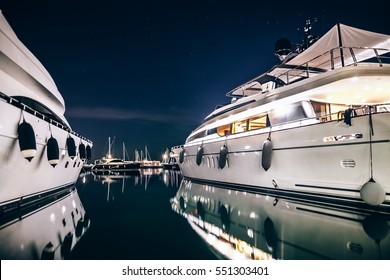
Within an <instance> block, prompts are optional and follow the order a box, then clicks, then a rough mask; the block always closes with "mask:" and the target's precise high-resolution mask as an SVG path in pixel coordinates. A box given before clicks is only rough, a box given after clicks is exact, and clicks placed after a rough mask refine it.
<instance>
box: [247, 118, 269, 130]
mask: <svg viewBox="0 0 390 280" xmlns="http://www.w3.org/2000/svg"><path fill="white" fill-rule="evenodd" d="M248 126H249V129H248V130H255V129H260V128H264V127H267V126H270V124H269V119H268V115H267V114H262V115H258V116H255V117H253V118H250V119H249V124H248Z"/></svg>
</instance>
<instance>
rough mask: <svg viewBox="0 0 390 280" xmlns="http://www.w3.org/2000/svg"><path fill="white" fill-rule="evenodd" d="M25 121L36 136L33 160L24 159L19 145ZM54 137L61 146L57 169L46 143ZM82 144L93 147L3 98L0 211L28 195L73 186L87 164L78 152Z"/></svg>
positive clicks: (1, 102)
mask: <svg viewBox="0 0 390 280" xmlns="http://www.w3.org/2000/svg"><path fill="white" fill-rule="evenodd" d="M22 118H24V119H25V121H26V122H27V123H29V124H30V125H31V126H32V128H33V130H34V134H35V141H36V155H35V156H34V157H33V158H32V159H31V161H29V160H27V159H26V158H24V157H23V155H22V152H21V149H20V145H19V142H20V139H19V135H18V125H19V123H20V122H21V120H22ZM51 136H53V137H54V138H55V139H56V140H57V142H58V147H59V160H58V163H57V165H55V166H54V167H53V166H52V165H51V164H50V163H49V160H48V156H47V141H48V139H49V138H50V137H51ZM68 137H72V138H73V139H74V141H75V144H76V147H77V150H76V153H77V154H76V156H75V157H74V158H73V159H72V158H71V157H70V156H69V154H68V150H67V146H66V140H67V138H68ZM80 144H84V146H85V147H86V146H88V145H89V146H91V142H89V141H87V140H85V139H84V138H80V137H79V136H77V135H75V134H71V133H69V132H68V131H66V130H64V129H62V128H60V127H57V126H56V125H53V124H49V122H47V121H45V120H43V119H42V118H40V117H38V116H34V115H33V114H30V113H27V112H26V111H22V110H20V109H19V108H17V107H15V106H13V105H12V104H9V103H7V102H3V100H2V99H0V162H1V165H0V198H1V199H0V206H1V208H3V209H4V208H7V207H6V205H7V204H10V203H13V202H15V201H20V200H23V199H25V198H27V197H29V196H33V195H36V194H41V195H44V194H45V192H49V191H53V190H55V189H57V188H62V187H65V186H68V185H72V184H74V183H75V182H76V181H77V178H78V176H79V173H80V170H81V169H82V167H83V163H84V161H85V159H82V158H80V155H79V152H78V147H79V145H80Z"/></svg>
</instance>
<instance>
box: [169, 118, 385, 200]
mask: <svg viewBox="0 0 390 280" xmlns="http://www.w3.org/2000/svg"><path fill="white" fill-rule="evenodd" d="M370 120H371V121H370ZM370 123H372V125H370ZM267 139H269V141H270V142H271V143H272V147H271V149H268V150H266V149H267V148H266V147H265V146H264V143H265V142H266V141H267ZM200 146H202V148H203V155H202V156H201V162H200V164H199V165H198V164H197V157H199V154H198V149H199V147H200ZM223 146H225V147H227V150H228V152H227V156H226V164H225V166H224V167H223V168H221V167H220V164H219V162H220V158H221V156H223V155H222V154H221V148H222V147H223ZM183 149H184V151H185V156H184V160H183V162H182V163H180V169H181V172H182V174H183V176H184V177H185V178H188V179H191V180H197V181H200V182H203V183H214V184H218V183H222V184H234V185H241V186H245V187H247V188H258V189H259V188H260V189H265V190H267V189H272V190H286V191H290V192H293V193H302V194H307V195H313V194H314V195H320V196H326V197H332V198H335V199H340V200H344V199H352V200H357V201H361V200H362V187H363V186H364V185H365V184H367V182H370V181H371V182H375V187H379V188H378V189H379V192H380V193H379V195H382V197H383V194H384V195H385V198H384V201H376V202H375V203H374V202H370V204H380V203H382V202H384V203H387V204H388V203H389V202H390V182H389V180H388V170H390V161H389V158H390V114H389V113H378V114H372V115H364V116H359V117H355V118H353V119H352V125H351V126H349V125H347V124H345V123H344V122H343V121H330V122H324V123H316V124H311V125H302V126H299V127H294V128H288V127H286V126H285V127H283V126H279V127H274V128H272V129H271V130H270V128H265V129H261V130H256V131H251V132H247V133H238V134H234V135H229V136H224V137H219V138H217V139H211V140H204V141H202V142H201V143H200V142H197V143H187V144H185V145H184V146H183V147H176V148H173V153H174V155H175V157H176V160H177V161H178V162H180V152H181V151H183ZM265 153H268V155H266V156H267V157H268V158H267V160H268V161H269V168H268V169H267V170H265V168H264V166H263V165H264V158H263V157H264V154H265ZM198 160H199V158H198ZM374 195H378V193H375V194H374ZM363 196H364V194H363Z"/></svg>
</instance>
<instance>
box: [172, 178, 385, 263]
mask: <svg viewBox="0 0 390 280" xmlns="http://www.w3.org/2000/svg"><path fill="white" fill-rule="evenodd" d="M171 203H172V208H173V210H174V211H175V212H177V213H178V214H179V215H181V216H183V217H185V218H186V220H188V222H189V224H190V225H191V226H192V228H193V229H194V231H196V232H197V233H198V234H199V236H201V237H202V238H203V239H204V242H205V243H207V244H208V245H209V246H210V247H212V248H213V249H214V251H215V252H218V254H219V256H220V257H221V258H238V259H292V260H312V259H315V260H317V259H319V260H327V259H336V260H343V259H348V260H358V259H362V260H371V259H390V234H389V221H390V216H389V209H387V208H383V207H382V208H379V209H378V210H377V211H374V210H372V209H362V208H360V209H354V208H352V207H350V206H348V205H342V204H337V205H336V204H333V205H330V204H326V203H320V202H318V201H317V202H314V201H310V200H302V199H300V200H298V199H293V198H286V197H283V198H278V197H274V196H270V195H266V194H260V193H255V192H247V191H241V190H238V189H232V188H231V187H230V188H224V187H216V186H211V185H202V184H196V183H194V182H191V181H187V180H183V182H182V184H181V187H180V189H179V190H178V192H177V194H176V196H175V197H174V198H173V199H172V200H171Z"/></svg>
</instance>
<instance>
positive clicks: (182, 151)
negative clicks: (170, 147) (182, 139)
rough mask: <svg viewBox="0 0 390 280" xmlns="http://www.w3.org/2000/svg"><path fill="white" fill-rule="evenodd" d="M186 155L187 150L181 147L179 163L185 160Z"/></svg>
mask: <svg viewBox="0 0 390 280" xmlns="http://www.w3.org/2000/svg"><path fill="white" fill-rule="evenodd" d="M184 155H185V150H184V149H181V151H180V154H179V163H183V162H184Z"/></svg>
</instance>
